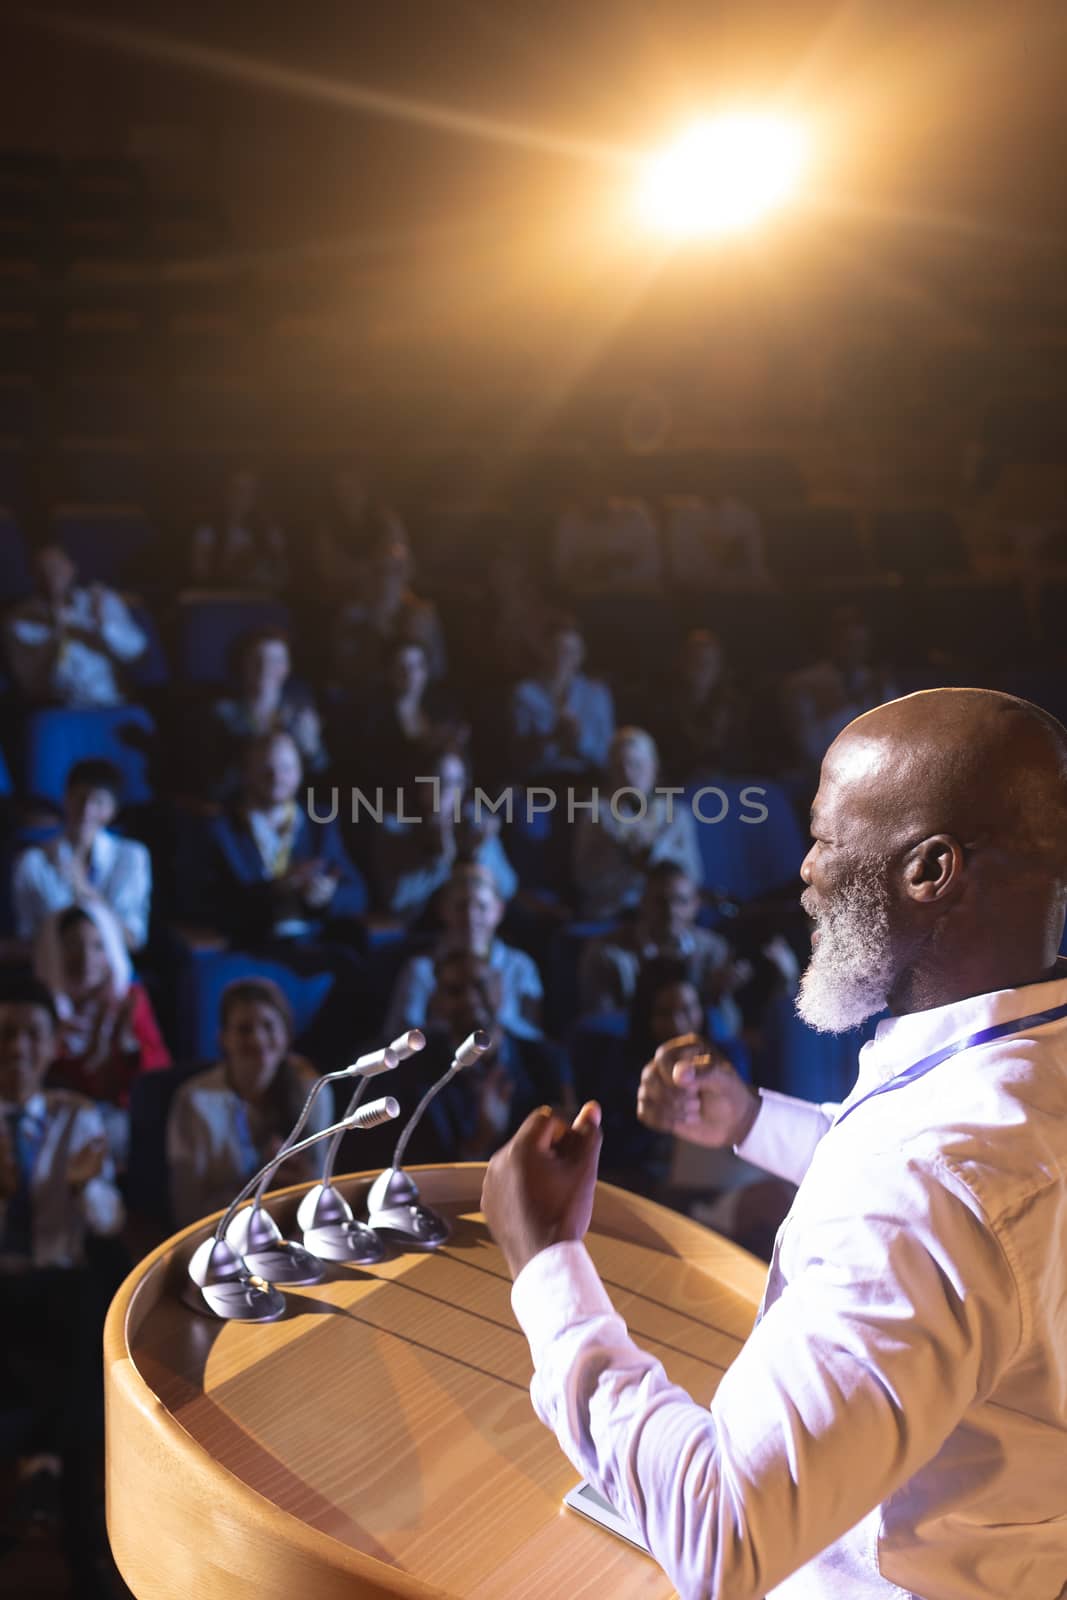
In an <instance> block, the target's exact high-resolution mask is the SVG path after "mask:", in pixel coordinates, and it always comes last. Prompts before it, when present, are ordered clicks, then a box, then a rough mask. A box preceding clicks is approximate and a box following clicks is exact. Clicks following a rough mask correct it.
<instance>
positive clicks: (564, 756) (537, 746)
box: [509, 613, 615, 779]
mask: <svg viewBox="0 0 1067 1600" xmlns="http://www.w3.org/2000/svg"><path fill="white" fill-rule="evenodd" d="M584 659H585V641H584V640H583V638H582V635H581V632H580V630H579V627H578V624H577V622H576V621H575V620H574V618H573V617H568V616H564V615H561V614H559V613H556V614H555V615H553V616H550V617H548V618H547V619H546V621H545V625H544V635H543V638H542V642H541V652H540V669H539V671H538V672H537V673H536V675H535V676H534V677H532V678H524V679H523V680H522V682H521V683H517V684H516V685H515V688H514V690H513V691H512V695H511V708H510V718H509V721H510V732H511V751H512V761H513V763H514V766H515V770H516V772H517V774H518V775H519V776H520V777H521V778H523V779H527V778H537V777H541V776H544V775H546V774H548V773H557V772H589V771H592V770H596V769H598V768H600V767H603V765H604V763H605V762H606V761H607V757H608V748H609V746H610V743H611V736H612V734H613V733H614V731H615V706H614V702H613V701H612V698H611V690H610V689H609V688H608V686H607V684H606V683H601V682H599V681H598V680H597V679H596V678H588V677H586V675H585V674H584V673H583V671H582V663H583V661H584Z"/></svg>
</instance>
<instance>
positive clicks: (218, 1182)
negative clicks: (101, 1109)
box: [166, 978, 333, 1228]
mask: <svg viewBox="0 0 1067 1600" xmlns="http://www.w3.org/2000/svg"><path fill="white" fill-rule="evenodd" d="M292 1037H293V1019H292V1013H291V1012H290V1009H289V1004H288V1001H287V1000H286V998H285V996H284V995H283V994H282V992H281V990H280V989H279V988H278V987H277V985H276V984H274V983H271V982H270V981H269V980H268V979H266V978H242V979H238V980H237V981H236V982H234V983H231V984H228V985H227V987H226V989H225V990H224V992H223V996H222V1002H221V1006H220V1014H219V1060H218V1061H217V1062H216V1063H215V1065H214V1066H212V1067H208V1068H207V1069H206V1070H205V1071H204V1072H198V1073H196V1074H195V1076H193V1077H191V1078H188V1079H186V1081H185V1082H184V1083H183V1084H182V1085H181V1087H180V1088H179V1090H178V1092H177V1094H176V1095H175V1097H174V1101H173V1103H172V1105H171V1110H170V1116H169V1118H168V1121H167V1134H166V1146H167V1166H168V1170H169V1174H170V1193H171V1209H172V1211H173V1214H174V1221H175V1224H176V1226H178V1227H179V1228H183V1227H185V1226H186V1224H187V1223H190V1222H195V1221H196V1220H197V1218H198V1217H202V1216H206V1215H207V1214H208V1213H209V1212H211V1211H218V1210H221V1209H222V1208H223V1207H224V1206H227V1205H229V1203H230V1201H231V1200H232V1199H233V1198H234V1196H235V1195H236V1194H237V1193H238V1191H239V1190H240V1188H241V1186H242V1184H244V1183H245V1182H246V1181H247V1180H248V1178H250V1177H251V1176H252V1174H253V1173H254V1172H255V1171H256V1170H257V1168H259V1167H261V1166H262V1165H263V1163H264V1162H265V1161H269V1160H270V1158H271V1157H272V1156H273V1155H275V1154H276V1153H277V1151H278V1149H279V1148H280V1146H281V1144H282V1142H283V1140H284V1139H285V1137H286V1135H287V1134H288V1133H289V1131H290V1129H291V1128H292V1126H293V1123H294V1122H295V1121H296V1119H297V1117H298V1116H299V1114H300V1109H301V1107H302V1106H303V1104H304V1101H305V1099H306V1098H307V1094H308V1091H309V1090H310V1089H311V1087H312V1085H313V1084H314V1082H315V1071H314V1069H313V1068H312V1067H311V1065H310V1064H309V1063H308V1062H307V1061H305V1060H304V1059H303V1057H302V1056H297V1055H294V1054H293V1053H292V1049H291V1046H292ZM332 1117H333V1103H332V1099H331V1095H330V1090H329V1088H326V1089H325V1090H324V1091H323V1092H322V1093H321V1094H320V1095H319V1096H318V1098H317V1100H316V1102H315V1106H314V1109H313V1111H312V1113H311V1116H310V1118H309V1120H308V1124H307V1129H306V1132H307V1133H308V1134H312V1133H318V1132H319V1131H320V1129H322V1128H327V1127H329V1125H330V1122H331V1120H332ZM324 1159H325V1141H324V1142H323V1144H320V1145H317V1146H315V1147H314V1148H313V1149H311V1150H308V1151H305V1152H304V1154H303V1155H302V1156H294V1157H292V1158H291V1159H290V1160H287V1161H285V1162H284V1163H283V1164H282V1165H281V1166H280V1167H279V1169H278V1172H277V1173H276V1175H275V1177H274V1179H273V1180H272V1187H273V1188H281V1187H283V1186H284V1185H286V1184H289V1183H301V1182H309V1181H311V1180H312V1179H314V1178H316V1177H318V1176H319V1175H320V1174H321V1172H322V1163H323V1160H324Z"/></svg>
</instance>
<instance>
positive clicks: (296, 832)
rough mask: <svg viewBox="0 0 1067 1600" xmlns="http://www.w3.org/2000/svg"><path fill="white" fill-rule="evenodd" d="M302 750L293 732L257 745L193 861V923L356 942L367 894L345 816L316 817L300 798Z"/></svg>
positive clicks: (288, 938) (244, 938)
mask: <svg viewBox="0 0 1067 1600" xmlns="http://www.w3.org/2000/svg"><path fill="white" fill-rule="evenodd" d="M302 782H303V768H302V765H301V760H300V752H299V750H298V749H297V747H296V744H295V742H294V741H293V738H292V736H291V735H290V734H288V733H281V732H278V733H266V734H262V735H260V736H259V737H258V738H256V739H252V740H250V741H249V742H248V744H247V745H246V747H245V750H244V756H243V761H242V768H241V792H240V796H239V798H238V799H237V800H235V801H234V802H232V803H231V804H230V805H228V806H227V807H226V808H225V810H223V811H222V812H221V813H220V814H219V815H218V816H216V817H212V818H211V819H210V820H209V821H208V823H207V825H206V837H205V839H204V842H203V848H202V849H198V850H197V851H196V852H195V853H194V857H193V860H192V862H191V863H190V877H191V878H192V880H193V881H192V883H191V884H188V885H187V886H186V893H187V902H186V904H187V911H188V915H189V917H190V919H191V920H192V921H194V922H196V923H198V924H200V925H202V926H206V927H209V928H213V929H215V930H216V931H218V932H219V933H222V934H225V935H226V936H227V937H228V938H229V939H231V940H232V941H233V942H234V943H235V944H238V945H240V944H244V945H246V946H260V947H262V946H264V945H265V944H266V943H268V942H271V941H274V942H277V941H281V942H283V943H289V942H293V943H295V942H300V941H313V940H315V939H317V938H319V937H320V936H324V935H325V936H326V937H328V938H335V937H340V938H341V939H342V940H345V939H353V938H354V939H356V942H361V940H360V939H359V937H358V935H357V934H356V932H355V929H354V924H355V922H356V920H357V919H358V918H360V917H362V916H363V914H364V913H365V911H366V910H367V890H366V885H365V884H364V882H363V879H362V878H361V876H360V874H359V872H358V871H357V869H356V868H355V867H354V866H353V864H352V862H351V861H350V860H349V857H348V854H347V852H346V850H345V847H344V844H343V843H342V840H341V835H340V832H339V830H338V827H337V824H336V822H317V821H315V820H313V818H312V817H310V816H309V815H308V812H307V810H306V808H305V807H304V805H303V804H302V802H301V800H300V798H299V794H300V788H301V784H302Z"/></svg>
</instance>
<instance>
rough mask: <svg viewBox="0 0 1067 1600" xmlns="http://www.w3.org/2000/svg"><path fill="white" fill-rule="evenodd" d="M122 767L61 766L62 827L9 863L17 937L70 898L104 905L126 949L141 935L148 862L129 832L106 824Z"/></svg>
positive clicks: (34, 929) (34, 930) (32, 934)
mask: <svg viewBox="0 0 1067 1600" xmlns="http://www.w3.org/2000/svg"><path fill="white" fill-rule="evenodd" d="M121 794H122V774H121V773H120V772H119V770H118V768H117V767H116V766H114V765H113V764H112V763H111V762H110V761H97V760H90V761H77V762H75V764H74V766H73V767H71V769H70V772H69V773H68V774H67V783H66V789H65V791H64V795H63V827H62V830H61V832H60V833H59V834H58V835H57V836H56V837H55V838H54V839H48V840H47V841H46V842H45V843H44V844H39V845H33V846H31V848H30V849H28V850H24V851H23V852H22V854H21V855H20V856H19V858H18V860H17V862H16V863H15V871H14V876H13V885H12V887H13V895H14V901H15V924H16V929H17V932H18V936H19V938H20V939H24V940H32V939H35V938H36V936H37V934H38V932H39V931H40V929H41V926H42V924H43V923H44V921H45V919H46V917H48V915H49V914H50V913H51V912H53V911H62V910H64V909H65V908H66V907H67V906H70V905H80V906H93V905H97V904H101V905H104V906H106V907H107V908H108V910H109V911H111V912H113V914H114V916H115V918H116V919H117V921H118V924H119V926H120V928H121V929H122V934H123V938H124V939H125V940H126V943H127V945H128V946H129V948H130V949H131V950H140V949H141V947H142V945H143V944H144V942H145V940H146V939H147V937H148V909H149V904H150V902H151V898H152V862H151V858H150V857H149V854H148V851H147V850H146V849H145V847H144V845H143V844H140V843H138V841H137V840H136V839H122V838H120V837H119V836H118V834H115V833H111V832H110V831H109V827H108V825H109V823H111V822H112V821H113V820H114V818H115V815H116V813H117V812H118V808H119V800H120V797H121Z"/></svg>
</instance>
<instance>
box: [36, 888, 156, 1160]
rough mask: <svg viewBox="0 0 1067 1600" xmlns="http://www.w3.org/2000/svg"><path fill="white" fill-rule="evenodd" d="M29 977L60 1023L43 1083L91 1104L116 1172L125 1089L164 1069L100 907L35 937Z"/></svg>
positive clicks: (52, 922)
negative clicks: (43, 989)
mask: <svg viewBox="0 0 1067 1600" xmlns="http://www.w3.org/2000/svg"><path fill="white" fill-rule="evenodd" d="M34 970H35V971H36V973H37V975H38V977H39V978H40V979H41V981H42V982H43V983H45V984H46V985H47V986H48V988H49V990H50V991H51V993H52V995H53V997H54V1000H55V1006H56V1014H57V1017H58V1019H59V1031H58V1048H57V1053H56V1059H55V1064H54V1066H53V1068H52V1071H51V1074H50V1076H49V1084H50V1085H55V1086H56V1087H59V1088H64V1089H73V1090H75V1091H76V1092H77V1093H78V1094H82V1095H85V1097H86V1098H87V1099H89V1100H92V1101H94V1102H95V1103H96V1106H97V1109H98V1111H99V1112H100V1116H101V1118H102V1120H103V1122H104V1126H105V1128H106V1130H107V1139H108V1148H109V1149H110V1151H111V1155H112V1157H113V1159H114V1162H115V1166H116V1169H117V1170H118V1171H119V1172H122V1171H124V1170H125V1167H126V1163H127V1156H128V1153H129V1131H130V1127H129V1114H128V1108H129V1103H130V1088H131V1086H132V1084H133V1081H134V1079H135V1078H136V1077H138V1076H139V1075H140V1073H142V1072H152V1071H154V1070H155V1069H156V1068H159V1067H169V1066H170V1052H169V1051H168V1050H167V1047H166V1045H165V1044H164V1042H163V1037H162V1035H161V1033H160V1031H159V1024H158V1023H157V1021H156V1017H155V1012H154V1011H153V1010H152V1002H151V1001H150V1000H149V998H148V994H147V992H146V990H145V988H144V986H143V985H142V984H140V983H138V982H136V981H135V979H134V977H133V972H132V968H131V965H130V957H129V954H128V952H127V950H126V944H125V941H124V939H123V937H122V931H121V929H120V928H119V925H118V923H117V922H116V921H115V918H114V917H113V916H112V914H111V912H110V911H109V910H108V909H107V907H106V906H104V905H102V904H100V903H96V904H93V905H88V906H69V907H68V908H67V910H66V911H59V912H55V913H54V914H53V915H52V916H50V917H49V918H48V919H47V921H46V922H45V924H44V926H43V927H42V929H41V931H40V933H39V934H38V936H37V945H36V950H35V952H34Z"/></svg>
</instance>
